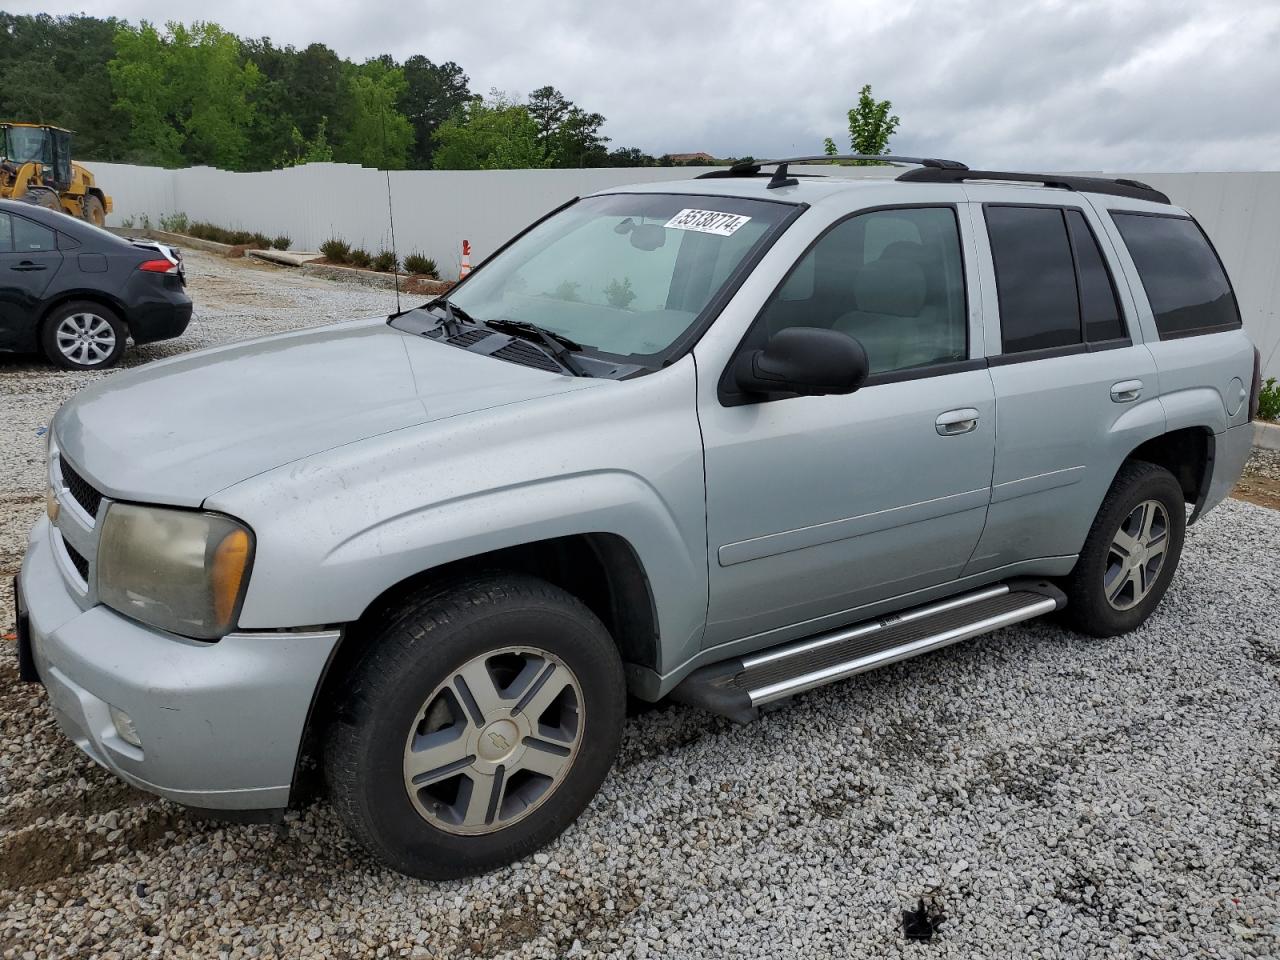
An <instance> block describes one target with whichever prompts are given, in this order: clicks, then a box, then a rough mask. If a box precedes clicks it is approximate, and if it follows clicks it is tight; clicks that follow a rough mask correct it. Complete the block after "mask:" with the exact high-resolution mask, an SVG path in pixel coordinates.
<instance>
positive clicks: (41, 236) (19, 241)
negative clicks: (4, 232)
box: [13, 217, 58, 253]
mask: <svg viewBox="0 0 1280 960" xmlns="http://www.w3.org/2000/svg"><path fill="white" fill-rule="evenodd" d="M13 249H14V250H15V251H17V252H18V253H40V252H43V251H46V250H57V249H58V235H57V234H56V233H54V232H53V231H52V230H50V229H49V228H48V227H46V226H43V225H42V224H39V223H34V222H33V221H31V220H28V219H26V218H25V217H13Z"/></svg>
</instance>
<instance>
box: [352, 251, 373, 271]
mask: <svg viewBox="0 0 1280 960" xmlns="http://www.w3.org/2000/svg"><path fill="white" fill-rule="evenodd" d="M372 262H373V257H371V256H369V251H368V250H366V249H365V248H364V247H356V248H355V249H354V250H352V251H351V252H350V253H349V254H347V263H349V264H351V266H353V267H364V268H366V269H367V268H368V266H369V264H370V263H372Z"/></svg>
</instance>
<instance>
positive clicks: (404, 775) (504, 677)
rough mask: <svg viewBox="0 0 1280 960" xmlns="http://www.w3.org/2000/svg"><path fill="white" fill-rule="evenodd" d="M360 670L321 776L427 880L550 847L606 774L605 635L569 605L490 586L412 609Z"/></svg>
mask: <svg viewBox="0 0 1280 960" xmlns="http://www.w3.org/2000/svg"><path fill="white" fill-rule="evenodd" d="M372 644H373V645H372V647H371V652H370V653H369V654H368V655H367V656H366V657H365V659H364V661H363V662H362V663H361V664H360V665H359V666H358V667H357V668H356V671H355V676H354V677H353V680H352V685H351V688H350V690H349V692H348V693H347V696H346V700H345V702H344V703H343V704H342V706H341V707H340V708H339V711H338V716H337V719H336V721H335V722H334V723H333V725H332V727H331V728H330V730H329V733H328V737H327V742H326V750H325V776H326V780H327V782H328V785H329V794H330V798H331V800H332V801H333V804H334V806H335V808H336V809H337V811H338V813H339V815H340V816H341V817H342V819H343V820H344V822H345V823H346V825H347V827H348V828H349V829H350V831H351V833H352V834H353V835H354V836H355V837H356V838H357V839H358V840H359V841H360V842H361V844H362V845H363V846H364V847H365V848H366V849H368V850H369V851H370V852H371V853H372V854H373V855H374V856H376V857H377V858H378V859H380V860H382V861H383V862H384V863H386V864H388V865H389V866H391V867H393V868H394V869H396V870H399V871H400V872H402V873H406V874H409V875H411V876H415V877H421V878H424V879H433V880H435V879H450V878H454V877H461V876H467V875H470V874H474V873H479V872H482V871H485V870H489V869H492V868H494V867H497V866H501V865H503V864H506V863H510V862H511V861H513V860H516V859H519V858H520V857H523V856H525V855H527V854H529V853H531V852H532V851H534V850H536V849H537V848H539V847H541V846H542V845H544V844H546V843H548V842H549V841H550V840H552V839H553V838H555V837H556V836H557V835H558V834H559V833H560V832H561V831H562V830H564V828H565V827H567V826H568V825H569V824H570V823H571V822H572V821H573V820H574V819H575V818H576V817H577V816H578V814H579V813H580V812H581V811H582V809H583V808H584V807H585V806H586V805H587V803H588V802H589V801H590V800H591V798H592V796H594V795H595V792H596V790H597V789H598V788H599V786H600V784H601V783H602V782H603V780H604V778H605V776H606V775H607V774H608V772H609V768H610V767H611V766H612V765H613V759H614V756H615V755H616V753H617V750H618V744H619V741H620V739H621V735H622V722H623V716H624V710H625V705H626V688H625V685H624V683H623V676H622V664H621V660H620V658H619V656H618V652H617V648H616V647H615V646H614V643H613V640H612V638H611V637H610V636H609V634H608V632H607V631H606V630H605V628H604V626H603V624H601V623H600V621H599V620H598V619H597V618H596V617H595V615H594V614H592V613H591V611H590V610H588V609H587V608H586V607H585V606H583V604H582V603H580V602H579V601H578V600H577V599H576V598H574V597H573V596H571V595H570V594H568V593H566V592H564V591H563V590H560V589H559V588H557V587H554V586H552V585H551V584H548V583H546V582H544V581H541V580H535V579H533V578H532V577H523V576H487V577H484V578H482V579H476V580H472V581H469V582H466V583H462V584H459V585H457V586H455V587H452V588H450V589H447V590H444V591H443V592H436V593H431V594H424V595H421V596H420V597H418V598H417V599H416V600H411V601H409V602H408V603H407V604H406V605H405V607H404V608H403V609H401V610H400V611H399V612H398V613H396V614H395V615H394V616H392V617H391V618H390V619H389V621H388V623H387V625H386V626H385V627H384V628H383V629H382V630H381V632H380V634H379V636H377V637H375V638H373V640H372Z"/></svg>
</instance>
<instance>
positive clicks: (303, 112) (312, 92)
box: [285, 43, 350, 139]
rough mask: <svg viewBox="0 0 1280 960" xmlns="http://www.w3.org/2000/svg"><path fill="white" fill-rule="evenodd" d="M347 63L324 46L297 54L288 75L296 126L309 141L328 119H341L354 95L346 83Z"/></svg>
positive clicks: (318, 44)
mask: <svg viewBox="0 0 1280 960" xmlns="http://www.w3.org/2000/svg"><path fill="white" fill-rule="evenodd" d="M343 63H344V61H343V60H342V59H340V58H339V57H338V55H337V54H336V53H334V52H333V51H332V50H330V49H329V48H328V47H326V46H325V45H324V44H323V43H313V44H311V45H310V46H308V47H307V48H306V49H305V50H302V51H300V52H299V53H297V54H295V55H294V56H293V58H292V60H291V62H290V64H289V67H288V69H287V70H286V72H285V76H286V80H285V85H286V87H287V88H288V90H289V93H290V96H291V98H292V102H291V104H290V107H289V112H290V114H291V115H292V118H293V122H294V124H295V125H296V126H297V128H298V130H299V131H301V133H302V135H303V136H304V137H306V138H308V139H310V138H311V137H314V136H315V135H316V127H318V126H319V125H320V123H321V122H322V121H323V120H324V118H325V117H340V116H342V115H343V111H344V109H345V107H346V100H347V98H348V96H349V94H350V91H349V89H348V87H347V85H346V83H345V78H344V76H343V72H342V67H343Z"/></svg>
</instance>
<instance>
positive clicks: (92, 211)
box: [81, 193, 107, 227]
mask: <svg viewBox="0 0 1280 960" xmlns="http://www.w3.org/2000/svg"><path fill="white" fill-rule="evenodd" d="M81 209H82V210H83V211H84V218H85V219H86V220H88V221H89V222H90V223H92V224H93V225H94V226H95V227H100V226H102V225H103V224H104V223H106V221H107V214H106V211H105V210H103V208H102V201H101V200H100V199H98V197H97V196H96V195H95V194H92V193H91V194H89V195H88V196H87V197H85V198H84V202H83V204H82V206H81Z"/></svg>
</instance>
